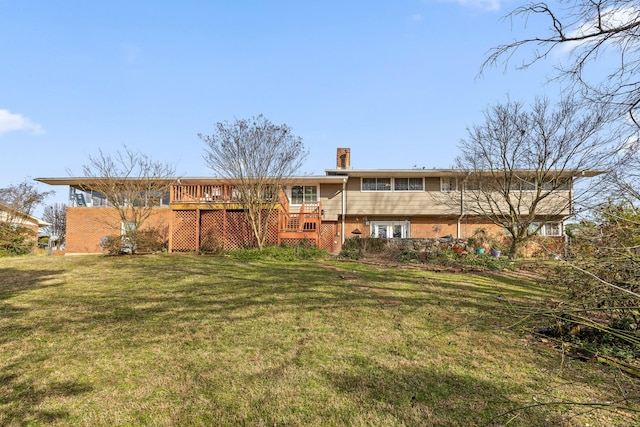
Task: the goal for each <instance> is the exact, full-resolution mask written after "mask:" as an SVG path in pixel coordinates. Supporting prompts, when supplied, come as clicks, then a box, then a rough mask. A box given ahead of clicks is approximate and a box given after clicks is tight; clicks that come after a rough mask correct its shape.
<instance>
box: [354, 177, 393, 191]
mask: <svg viewBox="0 0 640 427" xmlns="http://www.w3.org/2000/svg"><path fill="white" fill-rule="evenodd" d="M361 188H362V191H391V178H362V187H361Z"/></svg>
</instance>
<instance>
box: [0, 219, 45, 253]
mask: <svg viewBox="0 0 640 427" xmlns="http://www.w3.org/2000/svg"><path fill="white" fill-rule="evenodd" d="M35 239H36V234H35V232H33V231H32V230H30V229H28V228H26V227H22V226H17V227H16V226H12V225H9V224H5V223H0V257H5V256H17V255H26V254H28V253H30V252H31V250H32V249H33V247H34V243H35Z"/></svg>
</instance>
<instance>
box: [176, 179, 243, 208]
mask: <svg viewBox="0 0 640 427" xmlns="http://www.w3.org/2000/svg"><path fill="white" fill-rule="evenodd" d="M238 201H239V197H238V192H237V190H235V188H234V187H233V186H231V185H227V184H187V185H183V184H178V185H174V186H172V187H171V199H170V201H169V202H170V203H233V202H238Z"/></svg>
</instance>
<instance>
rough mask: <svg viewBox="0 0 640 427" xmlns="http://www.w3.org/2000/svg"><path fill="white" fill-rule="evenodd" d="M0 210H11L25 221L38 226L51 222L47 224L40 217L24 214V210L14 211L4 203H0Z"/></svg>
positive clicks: (45, 225)
mask: <svg viewBox="0 0 640 427" xmlns="http://www.w3.org/2000/svg"><path fill="white" fill-rule="evenodd" d="M0 212H11V213H13V214H14V215H17V216H19V217H21V218H23V219H25V220H27V222H30V223H32V224H34V225H37V226H38V227H47V226H49V225H51V224H49V223H48V222H46V221H43V220H41V219H40V218H36V217H35V216H33V215H29V214H26V213H24V212H20V211H16V210H15V209H14V208H12V207H11V206H7V205H5V204H4V203H0Z"/></svg>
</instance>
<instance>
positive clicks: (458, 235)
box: [456, 181, 465, 240]
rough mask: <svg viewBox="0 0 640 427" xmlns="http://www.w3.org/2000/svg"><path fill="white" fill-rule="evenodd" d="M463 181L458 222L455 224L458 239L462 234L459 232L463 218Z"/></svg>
mask: <svg viewBox="0 0 640 427" xmlns="http://www.w3.org/2000/svg"><path fill="white" fill-rule="evenodd" d="M464 215H465V213H464V181H463V182H462V186H461V188H460V216H459V217H458V224H457V237H456V238H457V239H458V240H459V239H460V236H461V235H462V233H461V231H462V230H461V228H462V218H464Z"/></svg>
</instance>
